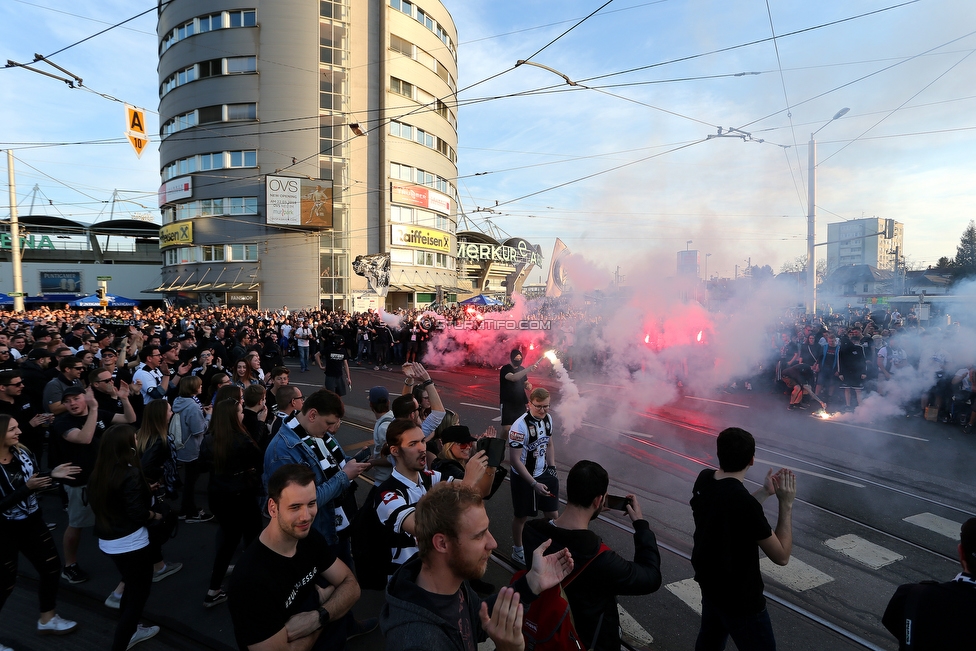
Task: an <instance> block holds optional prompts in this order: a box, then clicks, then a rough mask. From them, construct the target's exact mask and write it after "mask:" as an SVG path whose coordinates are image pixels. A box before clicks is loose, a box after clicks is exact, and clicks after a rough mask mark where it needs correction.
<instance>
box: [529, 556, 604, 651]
mask: <svg viewBox="0 0 976 651" xmlns="http://www.w3.org/2000/svg"><path fill="white" fill-rule="evenodd" d="M609 550H610V548H609V547H607V545H606V543H602V542H601V543H600V548H599V549H598V550H597V552H596V554H595V555H594V556H593V558H591V559H590V560H588V561H586V563H585V564H584V565H583V567H581V568H579V569H577V570H575V571H574V572H573V573H572V574H570V575H569V576H567V577H566V578H565V579H563V580H562V583H560V584H559V585H554V586H552V587H551V588H549V589H548V590H545V591H543V593H542V594H540V595H539V597H538V598H537V599H536V600H535V601H533V602H532V604H531V605H530V606H529V608H528V609H527V610H526V611H525V614H524V615H523V618H522V635H523V637H524V638H525V651H586V648H587V647H585V646H584V645H583V643H582V641H581V640H580V637H579V634H578V633H577V632H576V622H575V621H574V620H573V612H572V611H571V610H570V608H569V599H568V598H567V597H566V588H567V587H568V586H569V584H570V583H572V582H573V580H574V579H575V578H576V577H578V576H579V575H580V574H582V573H583V570H585V569H586V568H587V567H589V565H590V563H592V562H593V561H595V560H596V559H597V557H599V556H600V554H602V553H603V552H605V551H609ZM525 574H527V572H526V570H521V571H519V572H516V573H515V575H514V576H512V583H513V584H514V583H515V582H516V581H518V580H519V579H520V578H522V577H523V576H524V575H525ZM601 620H602V617H601ZM599 633H600V627H599V626H597V629H596V633H595V634H594V637H593V640H592V642H596V636H597V635H599ZM592 642H591V648H592Z"/></svg>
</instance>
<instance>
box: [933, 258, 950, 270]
mask: <svg viewBox="0 0 976 651" xmlns="http://www.w3.org/2000/svg"><path fill="white" fill-rule="evenodd" d="M953 266H954V265H953V264H952V259H951V258H947V257H946V256H942V257H941V258H939V261H938V262H936V263H935V268H936V269H938V270H939V271H951V270H952V268H953Z"/></svg>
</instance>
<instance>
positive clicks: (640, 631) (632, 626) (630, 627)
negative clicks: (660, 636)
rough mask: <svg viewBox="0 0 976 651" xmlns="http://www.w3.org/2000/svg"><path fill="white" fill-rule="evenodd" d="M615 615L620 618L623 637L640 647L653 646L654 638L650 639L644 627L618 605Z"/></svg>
mask: <svg viewBox="0 0 976 651" xmlns="http://www.w3.org/2000/svg"><path fill="white" fill-rule="evenodd" d="M617 615H618V616H619V617H620V630H622V631H623V634H624V636H625V637H627V638H630V639H631V640H633V641H634V642H637V643H638V644H640V645H641V646H646V645H648V644H654V638H653V637H651V634H650V633H648V632H647V631H645V630H644V627H643V626H641V625H640V624H638V623H637V620H636V619H634V617H633V615H631V614H630V613H628V612H627V611H626V610H624V609H623V607H621V605H620V604H617Z"/></svg>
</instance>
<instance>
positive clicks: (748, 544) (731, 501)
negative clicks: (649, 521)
mask: <svg viewBox="0 0 976 651" xmlns="http://www.w3.org/2000/svg"><path fill="white" fill-rule="evenodd" d="M717 447H718V461H719V466H720V467H721V468H720V469H719V470H713V469H711V468H709V469H706V470H702V471H701V474H699V475H698V479H697V480H696V481H695V487H694V489H693V496H692V498H691V509H692V511H693V513H694V516H695V538H694V540H695V545H694V548H693V550H692V552H691V564H692V566H693V567H694V568H695V581H697V582H698V585H699V587H700V588H701V593H702V620H701V629H700V630H699V632H698V640H697V642H696V643H695V651H712V650H714V651H720V650H721V649H724V648H725V644H726V641H727V640H728V638H729V636H730V635H731V636H732V639H733V640H734V641H735V645H736V647H737V648H738V649H740V651H766V650H772V649H775V648H776V643H775V641H774V639H773V629H772V625H771V624H770V621H769V613H768V612H767V611H766V599H765V597H763V581H762V576H761V575H760V573H759V555H758V554H756V546H757V545H758V546H759V547H760V548H761V549H762V550H763V552H765V554H766V556H767V557H769V560H771V561H773V562H774V563H776V564H777V565H786V564H787V563H788V562H789V560H790V554H791V553H792V550H793V526H792V513H793V499H794V498H795V497H796V477H795V476H794V475H793V473H792V472H791V471H789V470H787V469H786V468H783V469H781V470H780V471H779V472H777V473H775V474H774V473H773V471H772V469H770V470H769V472H768V473H767V474H766V480H765V481H764V482H763V486H762V487H761V488H759V490H757V491H756V492H755V493H753V494H752V495H750V494H749V491H747V490H746V488H745V485H744V484H743V480H744V479H745V476H746V472H747V471H748V470H749V468H750V467H751V466H752V465H753V463H755V454H756V441H755V439H753V437H752V434H750V433H749V432H747V431H745V430H743V429H739V428H738V427H730V428H728V429H725V430H723V431H722V432H721V433H720V434H719V435H718V442H717ZM773 494H775V495H776V498H777V500H778V501H779V520H778V521H777V523H776V530H775V531H773V530H772V529H771V528H770V526H769V522H768V521H767V520H766V516H765V514H763V509H762V504H761V501H762V500H764V499H766V498H767V497H769V496H770V495H773Z"/></svg>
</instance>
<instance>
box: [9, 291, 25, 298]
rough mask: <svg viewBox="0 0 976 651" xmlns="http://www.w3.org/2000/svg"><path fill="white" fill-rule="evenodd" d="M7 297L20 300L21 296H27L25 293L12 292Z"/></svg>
mask: <svg viewBox="0 0 976 651" xmlns="http://www.w3.org/2000/svg"><path fill="white" fill-rule="evenodd" d="M7 296H13V297H14V298H19V297H21V296H27V294H25V293H24V292H10V293H9V294H7Z"/></svg>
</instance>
